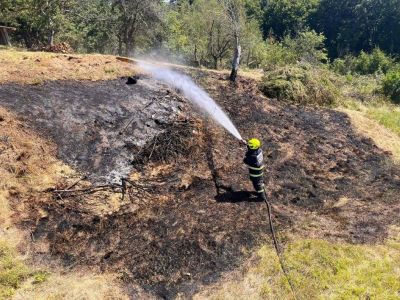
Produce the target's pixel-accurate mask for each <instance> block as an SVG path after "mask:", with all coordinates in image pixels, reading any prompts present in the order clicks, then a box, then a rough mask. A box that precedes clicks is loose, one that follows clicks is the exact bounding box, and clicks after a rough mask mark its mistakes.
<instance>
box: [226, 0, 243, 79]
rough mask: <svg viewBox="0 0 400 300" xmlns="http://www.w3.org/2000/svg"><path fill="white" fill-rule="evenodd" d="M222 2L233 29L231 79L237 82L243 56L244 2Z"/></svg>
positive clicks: (229, 0)
mask: <svg viewBox="0 0 400 300" xmlns="http://www.w3.org/2000/svg"><path fill="white" fill-rule="evenodd" d="M222 4H223V6H224V9H225V14H226V17H227V19H228V21H229V25H230V28H231V31H232V37H233V45H234V56H233V59H232V68H231V75H230V76H229V79H230V80H231V81H233V82H235V81H236V77H237V73H238V70H239V65H240V59H241V56H242V46H241V34H242V31H243V28H244V24H245V21H244V20H245V17H244V3H243V1H241V0H222Z"/></svg>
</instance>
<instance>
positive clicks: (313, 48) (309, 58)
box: [283, 30, 328, 64]
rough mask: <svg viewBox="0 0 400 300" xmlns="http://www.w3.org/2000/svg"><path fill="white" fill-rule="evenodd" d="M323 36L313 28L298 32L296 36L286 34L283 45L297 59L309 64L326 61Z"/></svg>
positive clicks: (326, 55)
mask: <svg viewBox="0 0 400 300" xmlns="http://www.w3.org/2000/svg"><path fill="white" fill-rule="evenodd" d="M325 40H326V38H325V36H324V35H323V34H319V33H316V32H315V31H314V30H311V31H303V32H299V33H298V34H297V36H296V37H294V38H292V37H290V36H286V37H285V39H284V40H283V45H284V46H285V47H286V48H288V49H290V51H291V52H293V53H294V54H295V56H296V59H297V61H305V62H307V63H311V64H317V63H326V62H327V61H328V54H327V51H326V49H325Z"/></svg>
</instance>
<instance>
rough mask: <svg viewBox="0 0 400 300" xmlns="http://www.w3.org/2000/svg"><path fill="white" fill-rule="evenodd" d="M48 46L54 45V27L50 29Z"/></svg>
mask: <svg viewBox="0 0 400 300" xmlns="http://www.w3.org/2000/svg"><path fill="white" fill-rule="evenodd" d="M49 46H50V47H53V46H54V29H51V30H50V34H49Z"/></svg>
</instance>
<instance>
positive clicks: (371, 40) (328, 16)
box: [311, 0, 400, 58]
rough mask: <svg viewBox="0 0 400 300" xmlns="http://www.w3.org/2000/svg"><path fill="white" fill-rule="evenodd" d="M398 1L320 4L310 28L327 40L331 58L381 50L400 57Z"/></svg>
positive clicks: (327, 1)
mask: <svg viewBox="0 0 400 300" xmlns="http://www.w3.org/2000/svg"><path fill="white" fill-rule="evenodd" d="M399 4H400V3H399V1H398V0H388V1H382V0H356V1H354V0H321V2H320V5H319V6H318V9H317V11H316V13H315V14H314V15H312V16H311V26H312V28H314V29H315V30H317V31H318V32H323V33H324V34H325V36H326V37H327V47H328V50H329V54H330V57H333V58H336V57H342V56H344V55H345V54H348V53H359V52H360V51H361V50H364V51H367V52H370V51H372V49H373V48H375V47H379V48H380V49H382V50H384V51H385V52H388V53H392V54H394V53H400V22H399V21H398V20H400V5H399Z"/></svg>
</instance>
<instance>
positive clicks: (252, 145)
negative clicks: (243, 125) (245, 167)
mask: <svg viewBox="0 0 400 300" xmlns="http://www.w3.org/2000/svg"><path fill="white" fill-rule="evenodd" d="M247 146H249V149H251V150H257V149H260V147H261V142H260V140H258V139H251V140H249V141H248V142H247Z"/></svg>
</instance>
